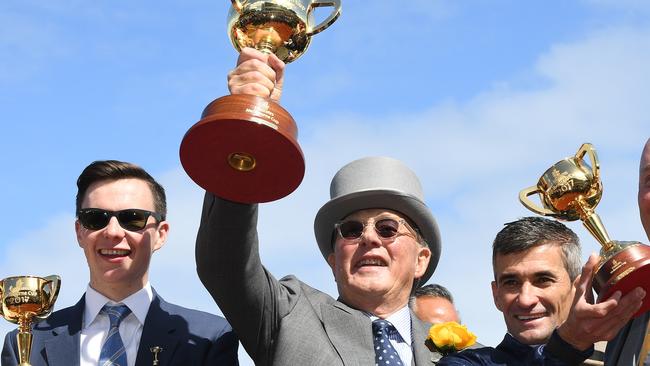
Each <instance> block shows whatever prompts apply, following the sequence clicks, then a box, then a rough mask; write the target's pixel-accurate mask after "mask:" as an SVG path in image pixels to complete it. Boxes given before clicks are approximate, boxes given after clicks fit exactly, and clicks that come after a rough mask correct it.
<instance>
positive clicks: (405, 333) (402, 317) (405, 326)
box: [366, 305, 411, 346]
mask: <svg viewBox="0 0 650 366" xmlns="http://www.w3.org/2000/svg"><path fill="white" fill-rule="evenodd" d="M366 314H367V315H368V316H369V317H370V320H371V321H373V320H376V319H379V317H378V316H375V315H373V314H370V313H366ZM384 320H388V321H389V322H390V323H391V324H393V326H394V327H395V329H396V330H397V333H399V335H400V336H401V337H402V339H403V340H404V342H405V343H406V344H408V345H409V346H410V345H411V311H410V310H409V307H408V305H405V306H404V307H403V308H401V309H399V310H397V311H396V312H394V313H393V314H391V315H390V316H389V317H388V318H386V319H384Z"/></svg>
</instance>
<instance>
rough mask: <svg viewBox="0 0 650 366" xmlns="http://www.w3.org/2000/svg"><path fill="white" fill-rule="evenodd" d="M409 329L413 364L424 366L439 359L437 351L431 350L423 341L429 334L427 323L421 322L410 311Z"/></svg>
mask: <svg viewBox="0 0 650 366" xmlns="http://www.w3.org/2000/svg"><path fill="white" fill-rule="evenodd" d="M411 329H412V335H411V336H412V339H411V344H412V345H413V346H412V347H413V361H414V365H417V366H425V365H432V364H435V363H436V362H437V361H438V360H439V359H440V357H441V355H440V354H439V353H437V352H431V351H430V350H429V348H428V347H427V346H426V345H425V344H424V341H425V340H426V339H427V337H428V336H429V327H428V324H426V323H423V322H422V321H421V320H420V319H418V318H417V317H416V316H415V314H413V312H412V311H411Z"/></svg>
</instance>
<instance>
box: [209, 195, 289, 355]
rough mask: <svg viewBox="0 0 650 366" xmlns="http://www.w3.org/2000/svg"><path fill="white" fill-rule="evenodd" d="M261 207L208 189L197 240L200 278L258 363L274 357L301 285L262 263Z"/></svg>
mask: <svg viewBox="0 0 650 366" xmlns="http://www.w3.org/2000/svg"><path fill="white" fill-rule="evenodd" d="M256 225H257V205H250V204H240V203H235V202H230V201H226V200H224V199H221V198H218V197H215V196H214V195H212V194H210V193H206V195H205V200H204V203H203V213H202V216H201V225H200V227H199V232H198V236H197V240H196V263H197V271H198V274H199V278H200V279H201V281H202V282H203V285H204V286H205V287H206V288H207V290H208V292H210V294H211V295H212V297H213V298H214V300H215V301H216V303H217V304H218V305H219V308H220V309H221V311H222V312H223V314H224V315H225V316H226V319H228V321H229V322H230V324H231V325H232V327H233V329H234V330H235V332H236V333H237V335H238V336H239V338H240V340H241V343H242V345H243V346H244V348H245V349H246V351H247V352H248V354H249V355H250V356H251V358H252V359H253V360H254V361H255V363H256V364H260V365H265V364H268V363H269V362H270V361H269V360H271V359H272V354H271V353H272V347H271V346H272V344H273V340H274V337H275V335H276V334H277V331H278V328H279V324H280V320H281V319H282V317H284V316H285V315H286V314H287V313H288V312H289V311H290V309H291V307H292V306H293V305H294V304H295V300H296V297H297V296H298V295H297V291H298V290H297V289H296V288H291V286H290V285H286V284H280V282H279V281H277V280H276V279H275V278H274V277H273V276H272V275H271V274H270V273H269V272H268V271H267V270H266V269H265V268H264V267H263V266H262V263H261V261H260V256H259V249H258V239H257V228H256Z"/></svg>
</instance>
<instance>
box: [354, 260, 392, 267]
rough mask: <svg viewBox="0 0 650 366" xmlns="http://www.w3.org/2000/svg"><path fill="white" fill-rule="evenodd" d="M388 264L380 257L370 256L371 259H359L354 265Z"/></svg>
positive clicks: (372, 265) (378, 265)
mask: <svg viewBox="0 0 650 366" xmlns="http://www.w3.org/2000/svg"><path fill="white" fill-rule="evenodd" d="M387 266H388V265H387V264H386V262H384V261H383V260H381V259H378V258H372V259H362V260H360V261H359V262H358V263H357V265H356V267H357V268H360V267H387Z"/></svg>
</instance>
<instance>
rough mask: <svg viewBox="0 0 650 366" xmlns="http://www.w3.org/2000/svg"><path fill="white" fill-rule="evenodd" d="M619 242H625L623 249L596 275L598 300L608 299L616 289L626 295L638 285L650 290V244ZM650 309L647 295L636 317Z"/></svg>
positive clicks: (649, 300)
mask: <svg viewBox="0 0 650 366" xmlns="http://www.w3.org/2000/svg"><path fill="white" fill-rule="evenodd" d="M619 243H621V244H624V246H623V249H621V250H620V251H619V252H618V253H616V254H614V255H612V256H611V257H610V258H609V259H608V260H607V261H606V262H605V263H603V265H602V266H601V267H600V268H599V269H598V271H597V272H596V274H595V275H594V279H593V287H594V290H596V293H597V294H598V301H602V300H606V299H608V298H609V297H610V296H611V295H612V294H613V293H614V292H616V291H621V293H622V294H623V295H625V294H627V293H628V292H630V291H632V290H634V289H635V288H636V287H642V288H643V289H644V290H645V291H646V293H648V292H650V246H647V245H644V244H641V243H636V242H632V243H630V242H627V243H626V242H619ZM648 310H650V296H646V297H645V299H644V300H643V304H642V305H641V308H639V310H638V311H637V312H636V313H635V314H634V317H635V318H636V317H638V316H639V315H641V314H643V313H645V312H646V311H648Z"/></svg>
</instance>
